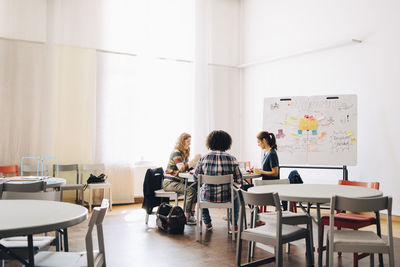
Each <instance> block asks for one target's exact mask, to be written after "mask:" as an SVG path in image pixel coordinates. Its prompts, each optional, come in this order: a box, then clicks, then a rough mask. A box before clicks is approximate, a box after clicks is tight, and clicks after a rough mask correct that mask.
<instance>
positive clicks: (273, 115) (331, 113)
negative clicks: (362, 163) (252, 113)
mask: <svg viewBox="0 0 400 267" xmlns="http://www.w3.org/2000/svg"><path fill="white" fill-rule="evenodd" d="M305 115H306V116H305ZM263 129H266V130H268V131H270V132H273V133H274V134H275V136H276V142H277V145H278V148H279V161H280V163H283V164H311V165H313V164H315V165H352V166H354V165H356V164H357V143H358V140H357V96H356V95H338V96H335V97H332V96H325V95H323V96H291V97H290V98H287V97H284V98H280V97H270V98H265V99H264V113H263Z"/></svg>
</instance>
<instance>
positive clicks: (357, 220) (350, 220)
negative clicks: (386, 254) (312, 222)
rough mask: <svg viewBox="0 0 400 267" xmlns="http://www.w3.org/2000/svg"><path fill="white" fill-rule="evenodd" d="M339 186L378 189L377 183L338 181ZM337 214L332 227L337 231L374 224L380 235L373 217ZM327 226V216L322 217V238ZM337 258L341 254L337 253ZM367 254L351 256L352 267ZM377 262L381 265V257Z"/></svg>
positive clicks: (356, 228) (377, 221)
mask: <svg viewBox="0 0 400 267" xmlns="http://www.w3.org/2000/svg"><path fill="white" fill-rule="evenodd" d="M338 184H339V185H351V186H362V187H369V188H373V189H379V182H370V183H368V182H358V181H346V180H339V182H338ZM337 212H338V213H337V214H336V215H335V222H334V223H335V224H334V226H335V227H337V229H338V230H340V229H341V228H347V229H353V230H358V229H360V228H363V227H366V226H369V225H373V224H376V227H377V233H378V235H379V236H380V235H381V228H380V225H379V220H376V219H375V217H373V216H366V215H360V214H349V213H343V212H340V211H337ZM325 225H329V216H323V217H322V218H321V226H322V229H321V231H322V236H324V226H325ZM338 254H339V256H340V255H341V252H338ZM368 255H369V254H366V253H363V254H358V253H354V255H353V266H354V267H357V266H358V260H360V259H362V258H365V257H366V256H368ZM379 261H380V262H381V263H382V261H383V260H382V256H380V257H379Z"/></svg>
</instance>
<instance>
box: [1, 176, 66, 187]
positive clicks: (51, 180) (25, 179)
mask: <svg viewBox="0 0 400 267" xmlns="http://www.w3.org/2000/svg"><path fill="white" fill-rule="evenodd" d="M1 180H3V181H4V182H5V183H14V184H15V183H30V182H37V181H45V182H46V188H54V189H56V190H59V189H60V187H61V186H62V185H64V184H66V180H65V179H64V178H58V177H49V176H14V177H6V178H3V179H1Z"/></svg>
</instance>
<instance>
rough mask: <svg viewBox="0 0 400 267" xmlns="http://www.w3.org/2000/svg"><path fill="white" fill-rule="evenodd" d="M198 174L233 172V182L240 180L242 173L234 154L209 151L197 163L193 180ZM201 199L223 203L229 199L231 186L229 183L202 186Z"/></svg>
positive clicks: (196, 178)
mask: <svg viewBox="0 0 400 267" xmlns="http://www.w3.org/2000/svg"><path fill="white" fill-rule="evenodd" d="M199 174H205V175H226V174H233V178H234V180H235V182H240V180H241V179H242V173H241V172H240V170H239V164H238V162H237V160H236V158H235V157H234V156H231V155H230V154H228V153H226V152H221V151H211V152H210V153H208V154H206V155H204V156H202V157H201V158H200V160H199V162H198V163H197V166H196V170H195V172H194V174H193V177H194V180H195V181H197V180H198V176H199ZM201 199H202V200H205V201H210V202H217V203H223V202H228V201H230V200H231V188H230V186H229V184H222V185H208V184H204V185H203V186H202V192H201Z"/></svg>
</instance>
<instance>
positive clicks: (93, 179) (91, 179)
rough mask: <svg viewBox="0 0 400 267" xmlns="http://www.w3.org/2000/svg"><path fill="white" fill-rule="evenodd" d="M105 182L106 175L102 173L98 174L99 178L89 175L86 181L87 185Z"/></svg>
mask: <svg viewBox="0 0 400 267" xmlns="http://www.w3.org/2000/svg"><path fill="white" fill-rule="evenodd" d="M105 181H106V175H105V174H104V173H102V174H100V175H99V176H95V175H93V174H90V177H89V178H88V179H87V183H88V184H97V183H104V182H105Z"/></svg>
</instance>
